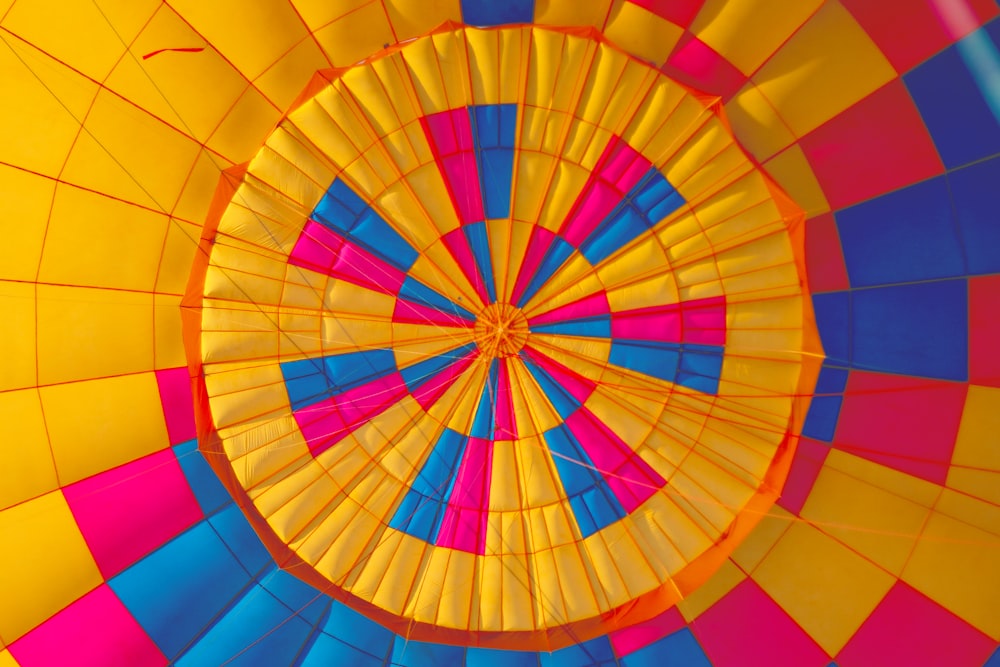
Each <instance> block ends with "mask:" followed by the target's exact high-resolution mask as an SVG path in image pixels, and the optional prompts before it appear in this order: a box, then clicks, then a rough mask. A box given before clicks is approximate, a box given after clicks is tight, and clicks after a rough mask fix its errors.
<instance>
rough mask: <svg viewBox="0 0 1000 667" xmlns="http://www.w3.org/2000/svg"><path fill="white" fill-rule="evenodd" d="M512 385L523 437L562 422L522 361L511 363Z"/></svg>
mask: <svg viewBox="0 0 1000 667" xmlns="http://www.w3.org/2000/svg"><path fill="white" fill-rule="evenodd" d="M511 386H512V392H511V402H512V403H513V405H514V420H515V423H516V424H518V430H519V432H520V434H521V437H522V438H523V437H524V436H525V434H527V433H543V432H545V431H547V430H549V429H550V428H554V427H556V426H558V425H559V424H561V423H562V417H560V416H559V414H558V413H557V412H556V411H555V409H554V408H553V407H552V404H551V403H549V401H548V399H547V398H546V396H545V394H544V393H542V390H541V388H540V387H539V386H538V383H537V382H535V380H534V378H533V377H532V376H531V373H530V372H529V371H528V369H527V368H526V367H525V366H524V364H523V363H522V362H520V361H515V362H514V363H513V364H511ZM537 446H539V447H543V446H544V445H541V444H538V445H537ZM550 472H551V471H550ZM533 478H534V476H533V475H530V474H529V475H527V477H525V479H533ZM546 479H547V478H546Z"/></svg>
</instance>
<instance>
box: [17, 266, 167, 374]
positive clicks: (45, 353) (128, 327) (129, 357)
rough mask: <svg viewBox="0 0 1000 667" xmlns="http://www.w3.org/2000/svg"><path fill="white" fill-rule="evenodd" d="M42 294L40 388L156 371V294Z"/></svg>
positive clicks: (60, 290)
mask: <svg viewBox="0 0 1000 667" xmlns="http://www.w3.org/2000/svg"><path fill="white" fill-rule="evenodd" d="M37 293H38V303H37V309H38V340H37V345H38V382H39V384H51V383H56V382H69V381H72V380H79V379H84V378H93V377H102V376H108V375H120V374H123V373H135V372H138V371H142V370H146V369H148V368H151V367H152V365H153V318H152V310H153V295H152V294H140V293H137V292H124V291H119V290H103V289H90V288H85V287H62V286H55V285H38V287H37Z"/></svg>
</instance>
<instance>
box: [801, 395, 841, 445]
mask: <svg viewBox="0 0 1000 667" xmlns="http://www.w3.org/2000/svg"><path fill="white" fill-rule="evenodd" d="M843 402H844V399H843V397H842V396H814V397H813V399H812V402H811V403H810V404H809V412H808V413H806V423H805V424H804V425H803V426H802V435H804V436H806V437H807V438H812V439H814V440H822V441H823V442H832V441H833V435H834V433H835V432H836V430H837V420H838V419H839V418H840V406H841V404H842V403H843Z"/></svg>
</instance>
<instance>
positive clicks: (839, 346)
mask: <svg viewBox="0 0 1000 667" xmlns="http://www.w3.org/2000/svg"><path fill="white" fill-rule="evenodd" d="M813 311H814V312H815V314H816V326H817V328H818V329H819V335H820V339H821V340H822V342H823V351H824V352H825V353H826V358H827V360H828V361H829V362H830V363H835V364H841V365H848V364H850V356H851V354H850V344H851V315H850V313H851V293H850V292H827V293H825V294H813Z"/></svg>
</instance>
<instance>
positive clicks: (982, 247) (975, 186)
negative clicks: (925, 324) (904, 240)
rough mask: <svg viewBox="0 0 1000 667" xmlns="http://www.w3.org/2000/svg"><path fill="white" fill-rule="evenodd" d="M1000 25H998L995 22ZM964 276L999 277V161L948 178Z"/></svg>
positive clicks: (956, 172)
mask: <svg viewBox="0 0 1000 667" xmlns="http://www.w3.org/2000/svg"><path fill="white" fill-rule="evenodd" d="M998 25H1000V22H998ZM948 185H949V186H951V196H952V202H954V207H955V213H956V215H957V216H958V226H959V229H960V230H961V235H962V245H963V246H964V249H965V258H966V262H967V267H968V273H970V274H972V275H978V274H985V273H1000V207H997V204H996V197H997V192H998V191H1000V158H993V159H992V160H987V161H986V162H981V163H979V164H974V165H971V166H969V167H966V168H964V169H959V170H958V171H953V172H951V173H950V174H948Z"/></svg>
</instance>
